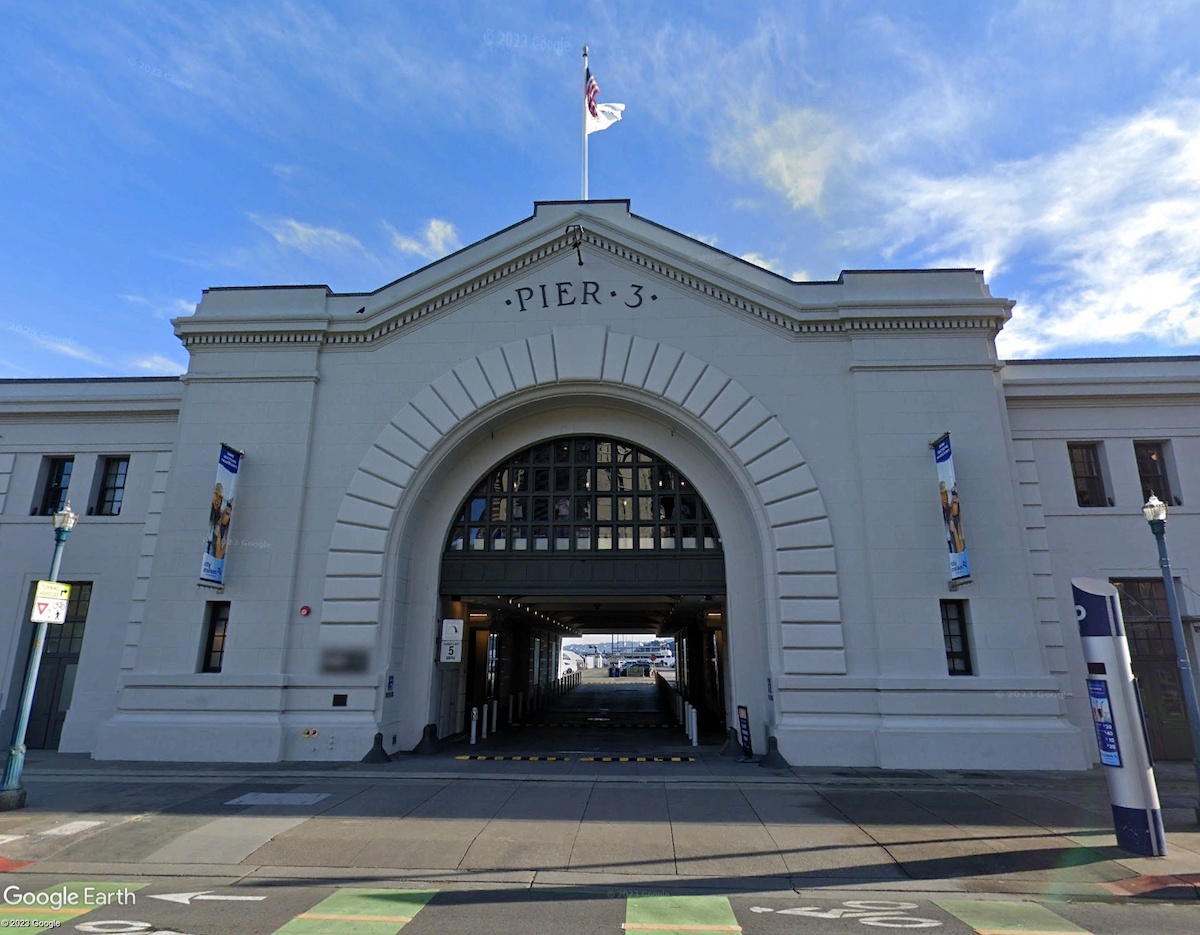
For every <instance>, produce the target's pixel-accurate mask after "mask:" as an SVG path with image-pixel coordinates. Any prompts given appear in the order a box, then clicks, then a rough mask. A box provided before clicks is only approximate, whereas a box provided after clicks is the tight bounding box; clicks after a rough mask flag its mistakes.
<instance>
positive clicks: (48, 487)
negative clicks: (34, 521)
mask: <svg viewBox="0 0 1200 935" xmlns="http://www.w3.org/2000/svg"><path fill="white" fill-rule="evenodd" d="M74 468H75V456H74V455H55V456H52V457H49V458H47V459H46V474H45V477H46V480H45V482H44V483H43V484H42V498H41V503H40V505H39V506H38V509H37V515H38V516H52V515H54V514H55V513H57V512H59V511H60V510H62V509H63V508H64V507H65V506H66V504H67V498H68V495H69V488H70V486H71V474H72V472H73V470H74Z"/></svg>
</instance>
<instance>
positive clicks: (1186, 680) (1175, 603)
mask: <svg viewBox="0 0 1200 935" xmlns="http://www.w3.org/2000/svg"><path fill="white" fill-rule="evenodd" d="M1142 515H1143V516H1144V517H1146V522H1147V523H1149V524H1150V531H1151V532H1152V533H1154V539H1155V541H1156V542H1157V543H1158V564H1159V566H1160V567H1161V568H1162V576H1163V590H1164V591H1166V593H1167V612H1168V613H1169V614H1170V615H1171V634H1172V636H1174V637H1175V657H1176V659H1177V660H1178V662H1179V681H1180V682H1181V683H1182V686H1183V699H1184V704H1185V706H1186V708H1187V719H1188V725H1189V727H1190V728H1191V732H1192V760H1193V762H1194V763H1195V766H1196V783H1197V791H1198V795H1197V798H1196V802H1195V810H1196V821H1197V823H1200V705H1198V704H1197V702H1196V683H1195V681H1193V679H1192V666H1191V662H1190V661H1189V659H1188V644H1187V636H1186V635H1185V634H1184V632H1183V619H1182V618H1181V617H1180V616H1179V599H1178V597H1177V596H1176V595H1175V580H1174V577H1173V576H1172V574H1171V559H1170V558H1169V557H1168V556H1167V505H1166V504H1165V503H1163V502H1162V501H1161V500H1159V499H1158V497H1156V496H1155V495H1154V494H1151V495H1150V499H1149V500H1147V501H1146V505H1145V506H1144V507H1142Z"/></svg>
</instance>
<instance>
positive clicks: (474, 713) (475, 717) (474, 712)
mask: <svg viewBox="0 0 1200 935" xmlns="http://www.w3.org/2000/svg"><path fill="white" fill-rule="evenodd" d="M478 724H479V709H478V708H472V709H471V744H472V746H474V744H475V729H476V727H477V726H478Z"/></svg>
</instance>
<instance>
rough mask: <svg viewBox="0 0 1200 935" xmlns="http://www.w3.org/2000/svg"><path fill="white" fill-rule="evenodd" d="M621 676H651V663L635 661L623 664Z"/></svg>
mask: <svg viewBox="0 0 1200 935" xmlns="http://www.w3.org/2000/svg"><path fill="white" fill-rule="evenodd" d="M618 674H619V675H649V674H650V663H648V662H642V661H640V660H634V661H630V662H625V663H622V664H621V669H620V671H619V672H618Z"/></svg>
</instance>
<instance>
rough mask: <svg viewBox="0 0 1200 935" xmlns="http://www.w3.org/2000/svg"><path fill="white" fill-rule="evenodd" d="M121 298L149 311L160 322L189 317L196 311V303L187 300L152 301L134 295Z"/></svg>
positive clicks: (130, 294)
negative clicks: (182, 316) (184, 316)
mask: <svg viewBox="0 0 1200 935" xmlns="http://www.w3.org/2000/svg"><path fill="white" fill-rule="evenodd" d="M121 298H122V299H124V300H125V301H126V302H129V303H130V304H132V305H138V306H141V307H142V308H147V309H149V310H150V312H151V314H152V315H154V317H155V318H158V319H160V320H162V321H169V320H170V319H172V318H178V317H179V316H181V315H191V314H192V313H193V312H195V311H196V303H195V302H189V301H188V300H187V299H165V300H154V299H148V298H146V297H145V296H142V295H137V294H135V293H126V294H125V295H123V296H121Z"/></svg>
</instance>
